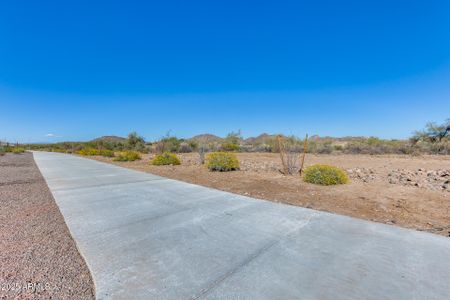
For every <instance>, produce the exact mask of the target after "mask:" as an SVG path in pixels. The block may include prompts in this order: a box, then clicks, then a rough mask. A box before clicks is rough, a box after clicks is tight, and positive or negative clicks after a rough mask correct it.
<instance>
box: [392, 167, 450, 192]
mask: <svg viewBox="0 0 450 300" xmlns="http://www.w3.org/2000/svg"><path fill="white" fill-rule="evenodd" d="M449 177H450V170H443V169H439V170H428V171H427V170H425V169H422V168H420V169H417V171H412V170H405V169H397V170H393V171H392V172H390V173H389V174H388V182H389V183H390V184H399V185H403V186H415V187H418V188H424V189H428V190H434V191H450V190H449Z"/></svg>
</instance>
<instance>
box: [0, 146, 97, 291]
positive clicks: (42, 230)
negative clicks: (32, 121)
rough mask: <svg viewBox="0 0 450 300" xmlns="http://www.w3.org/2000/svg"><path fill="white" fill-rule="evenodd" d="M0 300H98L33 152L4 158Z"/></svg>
mask: <svg viewBox="0 0 450 300" xmlns="http://www.w3.org/2000/svg"><path fill="white" fill-rule="evenodd" d="M0 207H1V210H0V299H94V285H93V282H92V279H91V276H90V273H89V270H88V268H87V266H86V264H85V262H84V260H83V258H82V257H81V256H80V254H79V253H78V250H77V247H76V245H75V242H74V241H73V239H72V237H71V235H70V233H69V230H68V228H67V226H66V224H65V222H64V219H63V217H62V215H61V213H60V211H59V209H58V207H57V205H56V203H55V201H54V199H53V197H52V194H51V193H50V191H49V189H48V187H47V184H46V183H45V181H44V179H43V178H42V175H41V173H40V172H39V169H38V168H37V166H36V164H35V163H34V160H33V156H32V154H30V153H25V154H6V155H4V156H0Z"/></svg>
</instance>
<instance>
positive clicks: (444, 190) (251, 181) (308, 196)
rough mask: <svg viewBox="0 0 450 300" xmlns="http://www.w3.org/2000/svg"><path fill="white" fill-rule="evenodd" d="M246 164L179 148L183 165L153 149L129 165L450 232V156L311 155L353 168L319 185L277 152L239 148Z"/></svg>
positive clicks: (243, 192) (319, 207)
mask: <svg viewBox="0 0 450 300" xmlns="http://www.w3.org/2000/svg"><path fill="white" fill-rule="evenodd" d="M237 156H238V158H239V160H240V163H241V170H240V171H235V172H224V173H220V172H209V171H208V170H207V169H206V168H205V167H204V166H200V165H199V164H198V154H196V153H187V154H180V158H181V161H182V164H181V166H152V165H150V163H149V162H150V160H151V159H152V155H151V154H150V155H144V156H143V159H142V160H140V161H135V162H113V161H112V159H110V158H104V157H90V158H93V159H96V160H100V161H103V162H108V163H113V164H116V165H119V166H123V167H126V168H131V169H135V170H139V171H144V172H149V173H153V174H156V175H160V176H165V177H168V178H172V179H178V180H182V181H186V182H190V183H194V184H200V185H204V186H208V187H212V188H216V189H220V190H224V191H229V192H233V193H237V194H241V195H246V196H251V197H255V198H260V199H266V200H270V201H275V202H283V203H287V204H291V205H297V206H303V207H308V208H312V209H316V210H322V211H327V212H332V213H337V214H342V215H347V216H351V217H355V218H360V219H365V220H370V221H375V222H380V223H386V224H390V225H394V226H401V227H405V228H411V229H416V230H420V231H428V232H431V233H435V234H439V235H443V236H450V190H449V189H448V188H449V183H448V180H449V179H450V157H448V156H422V157H412V156H407V155H380V156H370V155H308V157H307V159H306V166H309V165H312V164H317V163H321V164H330V165H335V166H338V167H341V168H343V169H345V170H347V172H348V173H349V175H350V177H351V182H350V184H346V185H340V186H329V187H324V186H317V185H313V184H308V183H305V182H303V181H301V180H300V178H299V177H298V176H283V175H281V174H280V172H279V171H278V170H279V169H280V168H281V163H280V158H279V155H278V154H274V153H238V154H237Z"/></svg>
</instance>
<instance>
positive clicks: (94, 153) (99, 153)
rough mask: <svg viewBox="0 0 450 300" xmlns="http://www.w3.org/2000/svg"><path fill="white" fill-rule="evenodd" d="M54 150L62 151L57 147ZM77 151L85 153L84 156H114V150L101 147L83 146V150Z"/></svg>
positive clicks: (80, 153)
mask: <svg viewBox="0 0 450 300" xmlns="http://www.w3.org/2000/svg"><path fill="white" fill-rule="evenodd" d="M53 151H55V152H60V151H57V150H55V149H53ZM62 152H65V151H62ZM75 153H76V154H79V155H84V156H105V157H114V151H112V150H107V149H103V150H100V149H95V148H83V149H81V150H78V151H76V152H75Z"/></svg>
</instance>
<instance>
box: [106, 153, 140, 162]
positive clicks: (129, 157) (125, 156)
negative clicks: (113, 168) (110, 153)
mask: <svg viewBox="0 0 450 300" xmlns="http://www.w3.org/2000/svg"><path fill="white" fill-rule="evenodd" d="M138 159H141V155H140V154H139V153H138V152H136V151H131V150H129V151H123V152H120V153H119V155H117V156H116V157H114V159H113V160H114V161H135V160H138Z"/></svg>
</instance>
